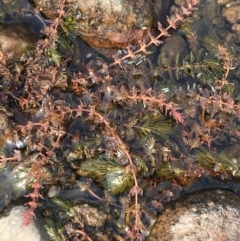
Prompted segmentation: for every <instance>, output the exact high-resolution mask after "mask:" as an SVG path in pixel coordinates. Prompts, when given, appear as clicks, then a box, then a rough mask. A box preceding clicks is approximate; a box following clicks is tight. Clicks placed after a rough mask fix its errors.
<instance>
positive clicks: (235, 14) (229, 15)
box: [223, 5, 240, 23]
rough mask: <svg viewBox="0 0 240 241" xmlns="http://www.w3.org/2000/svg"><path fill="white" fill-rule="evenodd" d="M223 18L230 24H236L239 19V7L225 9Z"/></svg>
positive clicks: (233, 6)
mask: <svg viewBox="0 0 240 241" xmlns="http://www.w3.org/2000/svg"><path fill="white" fill-rule="evenodd" d="M223 16H224V17H225V18H226V19H227V20H228V21H229V22H230V23H236V22H237V21H238V20H239V19H240V6H239V5H232V6H231V7H229V8H227V9H226V11H225V12H224V13H223Z"/></svg>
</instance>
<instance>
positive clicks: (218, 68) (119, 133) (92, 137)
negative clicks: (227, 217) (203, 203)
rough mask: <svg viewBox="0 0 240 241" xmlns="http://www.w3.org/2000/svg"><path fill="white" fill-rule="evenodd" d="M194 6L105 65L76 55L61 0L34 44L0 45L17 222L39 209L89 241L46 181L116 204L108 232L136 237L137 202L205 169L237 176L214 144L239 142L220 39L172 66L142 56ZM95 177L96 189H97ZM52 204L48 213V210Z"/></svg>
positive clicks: (68, 235) (168, 191) (6, 160)
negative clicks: (24, 48)
mask: <svg viewBox="0 0 240 241" xmlns="http://www.w3.org/2000/svg"><path fill="white" fill-rule="evenodd" d="M197 4H198V1H197V0H191V1H189V4H188V6H187V7H186V8H184V7H183V8H182V10H181V11H180V10H176V13H175V20H170V19H169V18H168V19H167V20H168V24H169V25H168V26H167V27H166V28H164V26H162V24H161V23H158V30H159V32H160V33H159V35H158V36H156V37H154V36H153V35H152V34H150V33H149V35H148V37H146V38H145V39H143V41H142V42H141V43H140V45H139V46H135V47H133V46H129V47H128V48H127V50H126V51H119V52H118V53H117V54H115V55H114V58H113V60H112V62H111V63H109V64H107V63H106V62H105V61H104V60H103V58H100V57H98V58H96V59H90V60H89V59H88V58H84V59H81V60H79V59H75V58H74V51H75V48H76V46H74V38H73V36H74V30H75V20H74V18H72V16H68V13H67V3H65V1H63V2H62V4H61V5H60V6H59V11H58V17H57V18H56V19H55V20H53V21H52V23H51V25H49V26H47V27H46V28H45V29H44V30H43V36H42V38H41V39H40V40H39V41H38V43H37V46H36V49H35V50H34V51H29V52H27V53H26V54H25V55H24V56H23V57H22V58H21V59H20V60H17V61H11V59H10V56H9V55H7V54H3V53H2V52H1V53H0V78H1V79H0V80H1V86H0V99H1V110H0V111H1V112H0V124H1V125H0V127H1V128H0V134H1V140H0V141H1V146H2V148H1V155H0V157H1V159H0V165H1V166H0V167H1V170H2V172H3V173H5V174H4V175H6V173H7V175H13V176H14V178H13V179H11V180H12V181H13V180H14V183H17V184H13V185H19V188H20V191H19V193H21V191H22V192H25V193H27V195H26V196H25V197H27V198H28V199H29V202H28V205H29V206H30V209H29V210H28V211H27V212H26V215H25V216H24V223H25V224H28V223H29V222H31V219H32V217H35V210H36V209H37V208H39V209H40V210H43V212H42V213H43V216H44V217H45V228H46V232H47V233H48V235H49V238H50V239H51V240H76V239H79V240H80V239H81V240H92V239H91V238H90V237H91V235H93V236H94V233H95V231H91V229H89V230H90V232H91V234H87V232H86V230H85V229H87V228H88V227H86V226H87V225H84V223H83V221H82V220H80V218H79V216H78V214H77V211H76V210H77V207H78V204H79V203H78V201H76V200H75V201H70V200H67V198H66V199H64V197H59V196H58V194H56V195H55V196H51V195H49V192H50V190H51V188H52V187H55V186H58V187H61V189H62V190H65V189H66V190H75V189H76V188H78V189H77V190H78V192H79V193H81V192H87V193H89V194H90V196H91V197H92V198H94V199H96V200H99V201H104V203H105V204H111V205H112V206H113V207H114V212H116V213H115V214H114V215H115V216H117V219H118V225H119V227H120V228H118V227H117V228H116V227H115V228H113V230H112V233H113V234H112V235H113V236H114V238H116V239H115V240H117V239H119V240H123V239H121V238H120V236H122V237H123V236H124V237H125V240H143V239H144V237H145V235H146V233H147V232H146V227H145V225H146V226H147V224H145V222H144V220H143V217H144V216H148V214H146V213H147V212H146V211H145V210H144V208H143V207H144V205H145V206H146V205H149V207H150V208H151V209H154V210H159V209H161V208H162V206H163V204H164V202H165V201H166V200H167V201H170V200H171V198H172V196H173V190H175V189H176V188H180V186H183V185H190V184H192V183H193V182H195V181H196V180H199V178H201V176H202V175H205V174H206V175H207V174H211V175H213V176H220V177H221V179H224V180H229V179H231V177H239V175H240V174H239V164H238V163H239V158H240V157H238V156H236V157H232V156H230V155H228V154H227V152H225V151H219V149H221V148H222V146H224V144H225V142H226V139H227V138H229V139H231V143H230V144H236V143H237V142H238V141H239V135H240V134H239V131H238V130H237V127H238V126H239V118H240V105H239V103H238V101H237V100H235V99H234V97H233V96H232V94H233V93H234V86H235V83H231V82H230V81H229V80H228V78H229V75H230V71H232V69H233V56H232V55H231V54H230V52H229V50H228V49H227V46H223V45H218V46H217V45H216V46H217V47H216V48H214V51H209V54H205V52H206V51H207V50H208V49H212V48H211V46H212V45H214V46H215V44H213V43H215V42H214V41H215V40H214V38H209V39H206V38H205V39H204V40H202V41H203V42H204V44H205V49H204V50H203V49H201V48H200V49H199V50H198V51H195V49H194V48H193V47H192V52H191V53H190V54H189V55H187V56H184V58H180V57H179V55H177V56H176V59H175V60H174V63H172V64H171V65H169V66H167V62H165V66H157V67H156V68H155V67H154V64H152V63H151V61H150V59H149V58H148V56H149V55H150V52H149V50H148V48H149V47H151V46H152V45H156V46H158V45H160V43H161V42H160V39H163V38H166V37H168V38H171V37H170V36H169V35H170V34H169V33H170V30H171V29H176V28H177V27H178V26H179V25H180V24H181V23H182V21H183V20H184V19H185V18H186V17H187V16H188V15H191V14H192V12H193V11H194V10H197V8H196V7H195V5H197ZM193 50H194V51H193ZM132 59H133V60H135V61H134V62H133V63H132V62H130V60H132ZM136 59H137V60H139V59H140V60H141V61H140V62H138V61H136ZM149 68H151V69H150V70H149ZM153 73H154V74H153ZM186 76H190V77H191V79H189V78H188V77H186ZM166 79H167V81H166ZM185 79H186V81H185V82H184V83H183V84H182V85H181V86H180V84H181V81H182V80H185ZM6 116H7V117H6ZM3 147H4V148H3ZM6 170H7V172H6ZM10 173H11V174H10ZM9 179H10V178H9ZM90 179H91V180H92V181H93V182H90V181H89V180H90ZM86 180H87V181H86ZM165 181H167V183H168V184H169V183H170V185H166V187H165V186H164V184H165ZM168 181H169V182H168ZM99 185H100V186H101V188H102V189H103V190H104V191H105V192H104V194H103V193H102V192H100V195H99V190H98V191H96V192H95V189H96V187H97V188H98V189H99ZM161 185H162V186H161ZM159 186H161V190H157V191H155V190H156V189H155V188H156V187H159ZM100 190H101V189H100ZM46 193H48V194H47V195H46ZM22 195H23V194H22ZM101 195H102V196H101ZM103 195H104V196H103ZM18 196H21V195H20V194H19V195H15V197H18ZM116 196H117V198H118V200H115V197H116ZM13 198H14V197H13ZM49 206H50V207H55V208H56V210H57V211H54V212H53V216H54V219H53V218H52V217H51V215H49V213H48V208H49ZM1 208H3V207H1ZM116 210H117V211H116ZM59 213H60V214H61V215H60V214H59ZM142 213H144V215H142ZM55 219H56V220H55ZM149 219H151V218H150V217H149ZM119 223H121V225H120V224H119ZM149 223H151V222H150V221H149ZM116 230H118V231H116ZM119 235H120V236H119ZM94 237H95V236H94Z"/></svg>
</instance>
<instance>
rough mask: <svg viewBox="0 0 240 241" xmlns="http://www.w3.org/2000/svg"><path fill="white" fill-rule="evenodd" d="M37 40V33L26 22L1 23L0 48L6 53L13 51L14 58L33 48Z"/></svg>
mask: <svg viewBox="0 0 240 241" xmlns="http://www.w3.org/2000/svg"><path fill="white" fill-rule="evenodd" d="M37 40H38V38H37V36H36V34H35V33H34V32H33V31H32V30H31V29H30V28H29V27H28V25H26V24H24V23H0V50H1V51H2V52H3V53H4V54H7V53H13V56H12V58H13V59H16V58H20V57H21V56H22V54H23V53H25V52H26V51H27V50H29V49H33V48H34V47H35V43H36V42H37Z"/></svg>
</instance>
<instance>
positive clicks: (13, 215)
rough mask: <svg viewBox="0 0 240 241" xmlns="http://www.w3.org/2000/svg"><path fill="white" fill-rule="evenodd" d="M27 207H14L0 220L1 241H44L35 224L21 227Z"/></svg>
mask: <svg viewBox="0 0 240 241" xmlns="http://www.w3.org/2000/svg"><path fill="white" fill-rule="evenodd" d="M26 210H27V207H25V206H16V207H14V208H12V210H11V211H10V213H9V215H8V216H2V217H1V218H0V240H1V241H13V240H14V241H23V240H24V241H33V240H34V241H44V240H46V239H45V238H44V239H43V238H42V237H41V234H40V231H39V230H38V228H37V226H36V224H35V222H34V221H33V222H31V223H30V224H29V225H28V226H23V215H24V212H26Z"/></svg>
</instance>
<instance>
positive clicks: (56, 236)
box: [44, 216, 67, 241]
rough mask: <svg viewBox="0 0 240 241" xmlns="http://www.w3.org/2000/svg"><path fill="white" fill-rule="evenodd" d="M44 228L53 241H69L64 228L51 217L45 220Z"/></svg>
mask: <svg viewBox="0 0 240 241" xmlns="http://www.w3.org/2000/svg"><path fill="white" fill-rule="evenodd" d="M44 228H45V229H46V232H47V235H48V237H49V239H50V240H52V241H67V235H66V232H65V229H64V227H63V226H62V224H61V223H60V222H58V221H57V220H56V219H54V218H53V217H51V216H47V217H45V218H44Z"/></svg>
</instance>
